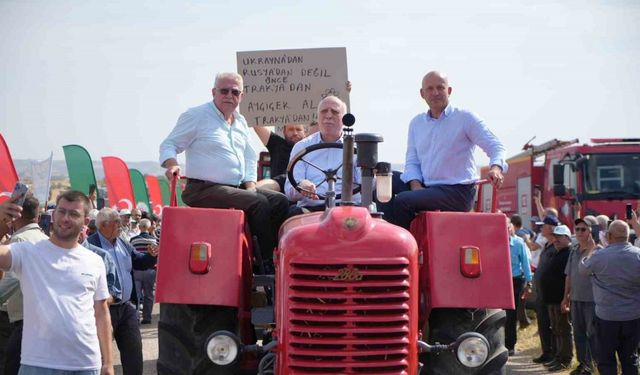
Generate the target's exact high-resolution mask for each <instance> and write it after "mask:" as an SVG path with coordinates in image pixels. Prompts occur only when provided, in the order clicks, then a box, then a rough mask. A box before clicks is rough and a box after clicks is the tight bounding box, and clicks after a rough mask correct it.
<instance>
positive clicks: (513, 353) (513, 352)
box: [509, 349, 516, 357]
mask: <svg viewBox="0 0 640 375" xmlns="http://www.w3.org/2000/svg"><path fill="white" fill-rule="evenodd" d="M514 355H516V351H515V350H513V349H509V357H513V356H514Z"/></svg>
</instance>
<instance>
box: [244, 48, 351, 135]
mask: <svg viewBox="0 0 640 375" xmlns="http://www.w3.org/2000/svg"><path fill="white" fill-rule="evenodd" d="M237 59H238V73H239V74H240V75H241V76H242V78H243V79H244V88H243V90H244V92H245V96H244V99H243V101H242V103H240V113H242V114H243V115H244V117H245V118H246V119H247V122H248V123H249V126H282V125H286V124H309V123H310V122H311V121H315V120H317V109H318V102H320V100H322V99H323V98H324V97H326V96H327V95H335V96H337V97H339V98H340V99H342V100H343V101H344V102H345V103H347V107H348V106H349V95H348V92H347V91H346V87H345V85H346V82H347V51H346V49H345V48H314V49H290V50H273V51H250V52H238V53H237Z"/></svg>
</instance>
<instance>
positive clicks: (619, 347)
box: [595, 317, 640, 375]
mask: <svg viewBox="0 0 640 375" xmlns="http://www.w3.org/2000/svg"><path fill="white" fill-rule="evenodd" d="M595 336H596V361H597V362H598V371H600V375H615V374H617V373H618V372H617V363H616V353H617V354H618V358H619V359H620V367H622V375H638V345H639V344H640V319H635V320H628V321H624V322H614V321H611V320H603V319H600V318H598V317H596V319H595Z"/></svg>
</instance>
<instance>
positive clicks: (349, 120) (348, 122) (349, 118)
mask: <svg viewBox="0 0 640 375" xmlns="http://www.w3.org/2000/svg"><path fill="white" fill-rule="evenodd" d="M355 123H356V117H355V116H354V115H352V114H351V113H347V114H345V115H344V116H342V124H343V125H344V126H348V127H351V126H353V124H355Z"/></svg>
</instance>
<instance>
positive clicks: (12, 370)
mask: <svg viewBox="0 0 640 375" xmlns="http://www.w3.org/2000/svg"><path fill="white" fill-rule="evenodd" d="M22 322H23V321H22V320H18V321H16V322H13V323H11V335H10V336H9V341H7V359H6V361H5V362H4V375H18V371H20V353H22Z"/></svg>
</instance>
